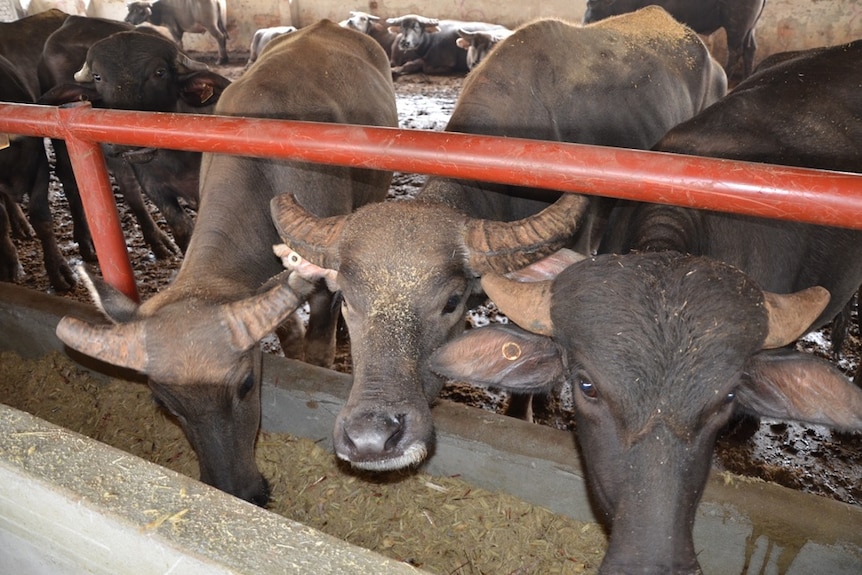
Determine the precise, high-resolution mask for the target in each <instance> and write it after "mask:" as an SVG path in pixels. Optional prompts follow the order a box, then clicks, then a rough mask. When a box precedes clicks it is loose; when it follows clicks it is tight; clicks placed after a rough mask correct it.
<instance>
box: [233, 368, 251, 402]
mask: <svg viewBox="0 0 862 575" xmlns="http://www.w3.org/2000/svg"><path fill="white" fill-rule="evenodd" d="M252 389H254V374H249V376H248V377H246V378H245V381H243V382H242V385H241V386H239V390H237V394H238V395H239V398H240V399H245V396H246V395H248V392H250V391H251V390H252Z"/></svg>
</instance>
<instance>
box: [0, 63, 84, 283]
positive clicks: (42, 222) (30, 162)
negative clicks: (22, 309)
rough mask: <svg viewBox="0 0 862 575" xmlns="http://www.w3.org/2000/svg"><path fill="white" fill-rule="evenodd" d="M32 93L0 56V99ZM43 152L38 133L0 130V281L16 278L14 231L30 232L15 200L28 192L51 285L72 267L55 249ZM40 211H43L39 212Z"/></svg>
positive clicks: (30, 98) (27, 98) (25, 98)
mask: <svg viewBox="0 0 862 575" xmlns="http://www.w3.org/2000/svg"><path fill="white" fill-rule="evenodd" d="M34 101H35V96H34V95H33V93H32V92H31V91H30V90H29V89H28V87H27V81H26V80H25V78H24V75H23V74H22V73H21V72H20V71H19V69H18V67H17V66H14V65H13V64H12V62H10V61H9V60H7V59H6V58H4V57H3V56H2V55H0V102H16V103H21V104H32V103H33V102H34ZM48 176H49V172H48V157H47V156H46V154H45V145H44V144H43V142H42V138H34V137H27V136H17V135H9V134H3V135H0V281H4V282H11V281H15V280H17V279H18V276H19V273H20V271H21V265H20V262H19V260H18V251H17V249H16V247H15V244H14V243H13V242H12V237H13V236H18V237H26V236H29V235H30V233H31V232H30V229H29V226H28V225H27V220H26V219H24V214H23V213H22V212H21V208H20V207H19V205H18V202H22V201H24V199H25V197H27V196H29V199H30V202H29V210H28V213H29V216H30V221H31V223H32V225H33V228H34V229H35V230H36V232H37V236H38V238H39V240H40V241H41V244H42V252H43V257H44V261H45V271H46V272H47V273H48V277H49V278H50V280H51V285H52V286H55V287H56V286H57V285H60V284H62V283H63V281H64V279H65V278H64V274H68V275H69V276H71V274H72V270H71V269H70V268H69V264H67V263H66V260H65V259H64V258H63V256H62V254H61V253H60V249H59V247H58V246H57V240H56V238H55V236H54V233H53V228H52V225H51V224H52V223H53V222H52V221H51V211H50V206H49V203H48ZM43 210H44V213H43Z"/></svg>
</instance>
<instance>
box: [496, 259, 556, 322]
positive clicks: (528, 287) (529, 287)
mask: <svg viewBox="0 0 862 575" xmlns="http://www.w3.org/2000/svg"><path fill="white" fill-rule="evenodd" d="M552 284H553V281H552V280H545V281H538V282H519V281H515V280H511V279H508V278H506V277H504V276H501V275H497V274H488V275H486V276H483V277H482V289H484V290H485V293H486V294H487V295H488V297H490V298H491V299H492V300H493V301H494V303H495V304H497V307H498V308H500V310H501V311H502V312H503V313H504V314H506V316H507V317H508V318H509V319H510V320H512V321H513V322H515V323H516V324H518V325H519V326H520V327H522V328H523V329H525V330H527V331H530V332H532V333H535V334H538V335H546V336H551V335H553V333H554V324H553V322H552V321H551V285H552Z"/></svg>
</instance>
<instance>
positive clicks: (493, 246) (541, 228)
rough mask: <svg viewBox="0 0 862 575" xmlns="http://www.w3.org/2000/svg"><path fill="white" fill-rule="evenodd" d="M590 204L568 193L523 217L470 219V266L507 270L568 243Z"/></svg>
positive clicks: (484, 270) (485, 270)
mask: <svg viewBox="0 0 862 575" xmlns="http://www.w3.org/2000/svg"><path fill="white" fill-rule="evenodd" d="M588 206H589V200H588V199H587V198H586V197H584V196H581V195H578V194H569V193H566V194H563V195H562V196H561V197H560V199H558V200H557V201H556V202H554V203H553V204H551V205H550V206H548V207H547V208H545V209H544V210H542V211H541V212H539V213H538V214H535V215H533V216H530V217H528V218H524V219H522V220H517V221H514V222H500V221H496V220H483V219H471V220H468V222H467V229H466V233H465V238H464V241H465V244H466V246H467V253H468V265H469V267H470V269H471V270H473V271H474V272H475V273H477V274H479V275H484V274H485V273H488V272H494V273H498V274H505V273H508V272H510V271H512V270H516V269H519V268H522V267H525V266H527V265H529V264H531V263H532V262H534V261H536V260H538V259H540V258H542V257H544V256H546V255H548V254H550V253H552V252H554V251H556V250H558V249H560V248H562V247H564V246H565V245H566V244H567V243H570V242H571V239H572V238H573V237H574V235H575V232H576V231H577V229H578V226H579V225H580V223H581V220H582V219H583V217H584V215H585V214H586V213H587V208H588ZM522 327H523V326H522Z"/></svg>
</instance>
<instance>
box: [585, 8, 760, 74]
mask: <svg viewBox="0 0 862 575" xmlns="http://www.w3.org/2000/svg"><path fill="white" fill-rule="evenodd" d="M650 4H654V5H658V6H661V7H662V8H664V9H665V10H667V11H668V12H670V14H671V16H673V17H674V18H676V19H677V20H679V21H680V22H682V23H683V24H687V25H688V26H691V28H692V29H694V31H695V32H697V33H698V34H712V33H713V32H715V31H716V30H718V29H719V28H724V31H725V33H726V35H727V62H726V63H725V70H726V72H727V76H728V78H729V80H730V82H731V84H733V85H735V84H736V83H737V82H739V80H742V79H744V78H746V77H747V76H748V75H749V74H751V71H752V69H753V66H754V55H755V53H756V52H757V42H756V41H755V38H754V29H755V27H756V26H757V21H758V20H759V19H760V15H761V14H762V13H763V7H764V6H765V5H766V0H587V10H586V12H585V13H584V24H589V23H590V22H598V21H599V20H602V19H604V18H608V17H610V16H616V15H619V14H625V13H626V12H632V11H634V10H637V9H639V8H643V7H644V6H648V5H650Z"/></svg>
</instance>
